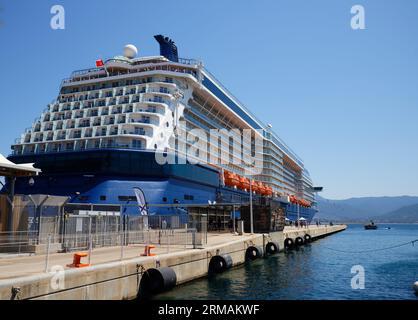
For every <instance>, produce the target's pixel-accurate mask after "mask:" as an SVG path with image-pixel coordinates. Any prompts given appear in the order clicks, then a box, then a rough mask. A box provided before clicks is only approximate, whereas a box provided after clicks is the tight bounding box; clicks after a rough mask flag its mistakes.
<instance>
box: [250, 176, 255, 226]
mask: <svg viewBox="0 0 418 320" xmlns="http://www.w3.org/2000/svg"><path fill="white" fill-rule="evenodd" d="M250 232H251V233H254V219H253V188H252V179H250Z"/></svg>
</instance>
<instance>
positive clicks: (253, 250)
mask: <svg viewBox="0 0 418 320" xmlns="http://www.w3.org/2000/svg"><path fill="white" fill-rule="evenodd" d="M263 254H264V250H263V247H262V246H249V247H248V248H247V250H246V251H245V260H250V261H252V260H255V259H258V258H262V257H263Z"/></svg>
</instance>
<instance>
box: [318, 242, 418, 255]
mask: <svg viewBox="0 0 418 320" xmlns="http://www.w3.org/2000/svg"><path fill="white" fill-rule="evenodd" d="M415 242H418V239H415V240H412V241H408V242H403V243H400V244H396V245H393V246H390V247H384V248H378V249H369V250H361V251H348V250H340V249H335V248H330V247H326V246H322V247H323V248H325V249H328V250H331V251H337V252H343V253H367V252H377V251H384V250H390V249H395V248H399V247H403V246H407V245H409V244H412V246H414V245H415Z"/></svg>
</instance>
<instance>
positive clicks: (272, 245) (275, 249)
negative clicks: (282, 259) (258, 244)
mask: <svg viewBox="0 0 418 320" xmlns="http://www.w3.org/2000/svg"><path fill="white" fill-rule="evenodd" d="M279 249H280V247H279V243H278V242H274V241H270V242H268V243H267V244H266V252H267V254H276V253H279Z"/></svg>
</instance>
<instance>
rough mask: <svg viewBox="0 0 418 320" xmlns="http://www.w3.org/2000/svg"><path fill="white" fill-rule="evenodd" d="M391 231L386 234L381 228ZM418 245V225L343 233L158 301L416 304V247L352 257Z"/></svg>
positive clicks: (351, 228) (203, 281)
mask: <svg viewBox="0 0 418 320" xmlns="http://www.w3.org/2000/svg"><path fill="white" fill-rule="evenodd" d="M389 226H390V227H391V229H390V230H387V229H385V227H389ZM415 239H418V225H383V224H382V225H379V230H368V231H366V230H364V229H363V226H361V225H349V227H348V229H347V230H346V231H344V232H341V233H337V234H335V235H332V236H329V237H327V238H324V239H321V240H318V241H315V242H313V243H312V244H311V245H308V246H305V247H303V248H300V249H299V250H295V251H292V252H288V253H280V254H278V255H276V256H271V257H269V258H267V259H260V260H257V261H255V262H252V263H248V264H245V265H244V266H243V267H239V268H236V269H233V270H230V271H228V272H225V273H223V274H221V275H217V276H215V277H213V278H210V279H208V278H203V279H200V280H196V281H194V282H191V283H188V284H185V285H182V286H179V287H177V288H175V289H174V290H172V291H170V292H167V293H164V294H160V295H159V296H157V297H156V298H157V299H417V300H418V297H417V296H415V294H414V291H413V289H412V284H413V283H414V282H415V281H418V242H417V243H416V244H415V247H414V246H412V245H411V244H410V245H408V246H404V247H401V248H397V249H390V250H385V251H377V252H369V253H360V254H352V253H351V254H350V253H341V252H336V251H332V250H330V249H329V248H332V249H338V250H345V251H361V250H368V249H378V248H383V247H389V246H393V245H396V244H399V243H403V242H408V241H412V240H415ZM353 265H362V266H363V267H364V269H365V289H363V290H353V289H351V278H352V276H353V275H352V274H351V267H352V266H353Z"/></svg>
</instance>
